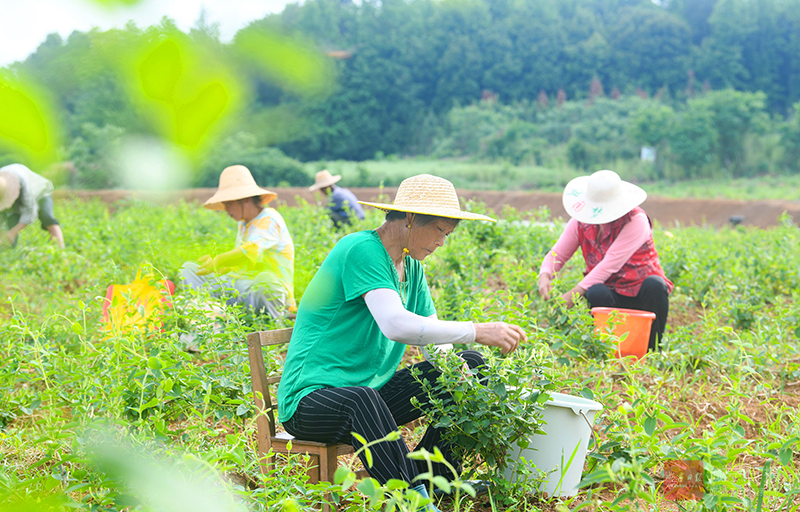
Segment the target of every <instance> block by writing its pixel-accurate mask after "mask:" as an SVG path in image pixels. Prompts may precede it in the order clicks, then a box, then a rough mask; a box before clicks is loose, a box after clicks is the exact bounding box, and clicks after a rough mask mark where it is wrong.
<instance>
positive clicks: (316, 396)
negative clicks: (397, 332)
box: [283, 350, 484, 485]
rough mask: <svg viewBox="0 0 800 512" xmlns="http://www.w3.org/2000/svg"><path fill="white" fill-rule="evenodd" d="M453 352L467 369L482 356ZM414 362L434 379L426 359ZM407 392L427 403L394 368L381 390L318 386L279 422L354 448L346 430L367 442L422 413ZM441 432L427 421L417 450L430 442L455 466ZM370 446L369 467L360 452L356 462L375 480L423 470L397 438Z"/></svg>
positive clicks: (407, 374) (409, 478)
mask: <svg viewBox="0 0 800 512" xmlns="http://www.w3.org/2000/svg"><path fill="white" fill-rule="evenodd" d="M459 355H460V356H461V357H462V358H463V359H464V360H465V361H466V362H467V364H468V365H469V367H470V368H477V367H479V366H482V365H483V364H484V362H483V357H481V355H480V353H478V352H476V351H474V350H467V351H464V352H460V353H459ZM414 367H415V368H417V369H418V370H419V371H420V375H419V378H420V379H428V381H430V382H434V381H435V379H437V378H438V377H439V371H438V370H436V368H434V366H433V365H432V364H431V363H429V362H427V361H425V362H422V363H417V364H415V365H414ZM411 397H417V400H419V402H420V403H421V404H423V405H424V404H426V403H427V402H428V397H427V395H426V393H425V392H424V391H423V390H422V384H420V383H419V382H418V381H417V380H416V379H415V378H414V377H413V376H412V375H411V370H410V368H404V369H402V370H400V371H398V372H396V373H395V374H394V376H393V377H392V378H391V380H389V382H387V383H386V385H384V386H383V387H382V388H381V389H373V388H369V387H366V386H358V387H342V388H323V389H318V390H316V391H314V392H312V393H310V394H308V395H306V396H305V397H303V399H302V400H300V403H299V404H298V406H297V410H296V411H295V413H294V415H293V416H292V417H291V418H289V420H287V421H285V422H284V423H283V427H284V428H285V429H286V431H287V432H289V433H290V434H292V435H293V436H294V437H296V438H298V439H304V440H307V441H318V442H328V443H330V442H333V443H347V444H352V445H353V447H354V448H356V449H358V448H360V447H361V446H362V445H361V443H359V442H358V441H357V440H356V439H355V438H354V437H353V436H352V435H351V432H356V433H358V434H360V435H361V436H363V437H364V438H365V439H366V440H367V442H371V441H375V440H377V439H381V438H383V437H385V436H386V435H387V434H389V433H390V432H394V431H396V430H397V429H398V425H404V424H406V423H408V422H411V421H413V420H416V419H417V418H419V417H420V416H421V415H422V414H421V412H420V411H419V409H417V408H416V407H414V406H413V405H411ZM443 398H444V397H443ZM443 434H444V429H441V428H433V427H431V426H429V427H428V429H427V430H426V431H425V435H424V436H423V437H422V440H421V441H420V442H419V444H418V445H417V449H419V448H425V449H426V450H428V451H430V452H433V447H434V446H437V447H438V448H439V450H441V451H442V454H443V455H444V456H445V458H446V459H447V461H448V462H449V463H450V464H452V465H453V466H454V467H455V468H456V469H457V470H458V471H461V463H460V461H459V460H455V457H454V455H453V451H452V449H451V448H450V446H449V445H448V443H446V442H445V441H444V440H443V439H442V435H443ZM370 450H371V452H372V456H373V457H372V458H373V465H372V467H371V468H370V467H369V466H368V465H367V461H366V458H365V457H364V455H363V452H362V454H361V455H360V458H361V462H362V463H363V464H364V467H365V468H367V471H368V472H369V474H370V476H371V477H373V478H375V479H376V480H378V481H379V482H380V483H381V484H385V483H386V482H387V481H389V479H391V478H396V479H398V480H404V481H406V482H409V483H411V482H413V481H414V477H416V476H417V475H418V474H420V473H424V472H426V471H427V470H428V468H427V463H426V462H425V461H413V460H411V459H408V458H407V457H406V454H408V453H409V450H408V446H406V443H405V441H404V440H403V439H399V440H397V441H384V442H382V443H378V444H376V445H373V446H371V447H370ZM433 471H434V474H436V475H442V476H445V477H446V478H448V479H452V478H453V477H454V475H452V474H450V472H449V470H447V467H446V466H444V465H443V464H434V465H433ZM416 483H418V482H415V483H414V485H416Z"/></svg>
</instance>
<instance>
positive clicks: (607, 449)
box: [0, 202, 800, 512]
mask: <svg viewBox="0 0 800 512" xmlns="http://www.w3.org/2000/svg"><path fill="white" fill-rule="evenodd" d="M470 208H471V209H473V210H476V211H481V210H482V207H481V205H471V206H470ZM57 210H58V211H57V213H58V215H59V217H60V219H61V220H62V221H63V225H64V232H65V237H66V244H67V248H66V249H65V250H63V251H59V250H57V249H54V248H53V247H51V246H49V245H48V241H47V234H46V233H45V232H43V231H41V230H33V229H30V230H25V231H24V232H23V233H22V235H21V239H20V244H19V247H18V248H17V249H14V250H6V251H4V252H0V264H1V265H2V266H3V269H4V278H3V280H2V283H0V288H1V289H0V292H2V296H3V297H4V300H3V302H2V303H0V316H1V319H0V338H1V339H2V343H0V358H2V360H3V363H4V364H3V366H2V369H0V391H2V394H0V397H2V398H0V425H2V428H0V460H2V466H1V467H2V470H0V510H3V511H4V512H5V511H6V510H8V511H10V510H32V511H36V512H40V511H44V510H48V511H49V510H61V508H60V507H61V504H63V503H67V504H68V506H69V507H70V509H72V510H75V509H77V510H87V511H88V510H92V511H110V510H119V509H122V508H124V507H128V506H133V505H136V504H137V503H143V504H144V505H145V506H150V507H152V508H153V509H159V504H160V506H161V509H164V508H163V507H165V506H166V505H163V502H158V501H157V500H156V497H158V496H160V497H161V499H162V500H163V499H165V498H164V496H165V493H166V494H167V495H173V494H174V496H177V497H179V499H185V500H190V498H191V499H195V498H194V497H193V496H194V495H198V496H203V499H206V498H207V497H206V495H205V494H204V493H206V492H210V491H212V490H214V489H218V488H220V487H221V488H223V489H227V491H228V492H229V493H233V495H234V496H235V497H236V499H237V500H238V501H239V505H230V504H227V505H224V506H223V504H220V503H221V502H214V503H216V505H214V506H215V508H214V510H231V511H232V510H241V508H237V506H243V507H246V508H247V509H250V510H281V509H284V510H287V508H283V507H289V508H288V510H292V508H291V507H294V506H297V507H301V508H304V507H308V506H310V504H311V503H313V502H314V501H315V500H316V501H317V502H318V501H319V500H321V499H323V496H324V493H325V492H326V491H328V490H330V488H329V487H327V486H324V485H316V486H315V485H310V484H308V483H307V481H306V480H305V479H304V477H303V472H302V471H299V465H300V464H301V463H302V457H299V456H293V457H291V458H290V459H289V460H288V461H284V462H281V463H279V464H278V466H277V468H276V470H274V471H273V472H272V473H270V474H268V475H266V476H262V475H261V474H260V472H259V467H258V463H257V458H256V455H255V453H256V452H255V441H254V437H253V432H254V429H255V422H254V418H253V417H252V414H253V408H252V405H251V403H252V392H251V389H250V386H249V380H248V373H249V370H248V364H247V357H246V348H245V344H244V342H243V336H244V334H245V333H246V332H248V331H249V330H252V329H257V328H263V327H268V326H273V325H275V324H274V323H271V322H267V321H265V319H263V318H258V317H253V316H252V315H249V314H246V313H245V312H243V311H241V310H239V309H236V308H227V307H224V306H223V305H221V304H220V303H219V301H217V300H213V299H210V298H208V297H207V296H204V295H203V294H201V293H192V292H190V291H188V290H185V289H183V288H180V287H179V289H178V293H177V295H176V296H175V297H174V299H173V304H174V307H173V308H170V309H169V310H168V313H167V314H166V316H165V318H164V325H163V330H161V331H156V332H151V333H127V334H113V333H112V334H110V333H106V332H103V331H102V330H101V329H100V325H101V323H100V318H101V317H100V310H101V300H100V298H99V297H101V296H102V295H103V294H104V292H105V288H106V286H107V285H108V284H111V283H127V282H130V281H132V280H133V279H134V278H135V275H136V272H137V271H138V270H139V269H140V268H143V269H144V270H145V271H148V270H149V271H152V272H153V273H154V274H155V275H163V276H166V277H169V278H171V279H176V276H177V270H178V268H179V266H180V265H181V263H182V262H183V261H185V260H188V259H194V258H197V257H198V256H199V255H201V254H205V253H208V252H218V251H222V250H225V249H227V248H229V247H230V244H231V243H232V241H233V238H234V232H233V224H232V223H231V222H230V220H229V219H227V218H226V217H225V216H224V215H221V214H218V213H213V212H209V211H206V210H203V209H200V208H198V207H197V206H196V205H189V204H180V205H173V206H155V205H151V204H147V203H140V202H130V203H125V204H118V205H116V207H115V209H114V210H113V212H109V211H107V210H106V208H105V207H104V206H103V205H101V204H100V203H99V202H90V203H82V202H59V203H58V204H57ZM282 213H283V214H284V217H285V218H286V220H287V224H288V226H289V228H290V230H291V233H292V235H293V237H294V240H295V244H296V248H297V260H296V261H297V262H296V290H297V294H298V296H302V293H303V290H304V289H305V286H306V285H307V283H308V281H309V280H310V279H311V276H312V275H313V273H314V272H315V271H316V269H317V268H318V266H319V265H320V263H321V261H322V259H323V258H324V257H325V255H326V254H327V252H328V251H329V250H330V248H331V247H332V246H333V244H334V243H335V241H336V240H337V239H338V238H339V237H340V236H341V235H342V233H336V232H333V231H332V230H331V226H330V223H329V220H328V219H327V216H326V215H325V214H324V213H323V212H322V211H321V210H320V209H318V208H316V207H311V206H307V205H306V206H302V207H300V208H294V209H286V208H284V209H282ZM501 217H502V220H501V221H500V222H498V223H496V224H487V223H478V222H472V223H470V222H462V223H461V225H460V226H459V227H458V229H457V230H456V231H455V233H454V234H453V235H452V236H450V237H449V238H448V242H447V244H446V245H445V246H444V247H443V248H441V249H439V250H438V251H437V252H436V253H435V254H434V255H432V256H431V257H429V258H427V259H426V261H425V263H424V265H425V268H426V272H427V275H428V278H429V282H430V284H431V287H432V295H433V297H434V301H435V303H436V306H437V309H438V313H439V316H440V317H441V318H445V319H466V318H472V319H475V320H480V321H486V320H508V321H512V322H515V323H517V324H519V325H521V326H523V328H524V329H525V330H526V332H527V333H528V335H529V342H528V346H526V347H522V348H521V349H520V351H518V352H517V353H515V356H514V357H511V358H501V357H498V358H496V359H497V360H496V361H495V363H496V366H495V367H496V368H498V370H497V375H496V376H495V377H496V378H497V379H500V380H501V381H503V382H506V383H512V382H513V380H512V379H514V378H517V379H518V382H517V384H519V385H521V386H526V385H527V386H531V385H533V384H534V383H538V384H542V385H548V386H550V387H551V388H552V389H557V390H559V391H562V392H569V393H574V394H581V395H583V396H587V397H593V398H594V399H596V400H598V401H599V402H601V403H602V404H603V405H604V410H603V411H602V412H601V413H600V414H599V415H598V417H597V419H596V426H597V438H598V444H597V445H596V446H594V447H593V448H592V454H591V455H590V458H589V461H588V465H587V468H586V471H585V472H584V482H585V485H586V487H585V488H584V489H583V490H582V491H581V493H580V494H579V495H578V496H577V497H576V498H573V499H568V500H566V505H568V506H569V507H570V508H572V507H574V506H577V505H578V504H579V503H588V504H590V506H591V507H594V508H596V509H602V510H642V509H643V508H642V507H650V509H660V508H661V507H660V505H661V504H663V503H664V500H665V499H664V497H663V493H662V491H660V490H659V482H660V481H661V480H660V479H659V478H660V477H659V475H660V472H661V471H662V469H663V466H664V464H665V463H666V462H667V461H670V460H675V459H692V460H700V461H702V463H703V464H704V468H705V471H704V482H705V495H704V497H703V499H702V500H700V501H699V502H696V503H694V504H693V505H694V508H693V510H714V511H722V510H758V509H759V508H761V509H763V510H767V509H770V510H795V509H796V507H797V506H798V496H800V493H799V491H800V475H799V474H798V471H797V453H798V440H800V424H798V421H797V415H796V394H795V390H796V386H797V385H798V380H799V379H800V353H798V352H800V350H799V349H798V339H799V338H798V336H799V335H800V332H798V329H797V325H798V319H800V307H799V306H798V303H797V299H798V297H797V293H798V290H799V289H800V270H798V269H800V261H798V258H800V256H799V255H800V233H798V229H797V227H795V226H793V225H791V224H790V223H788V222H786V221H785V220H784V222H783V223H782V224H781V225H780V226H778V227H776V228H773V229H770V230H756V229H743V228H736V229H723V230H720V231H714V230H711V229H707V228H680V229H674V230H672V231H671V232H668V231H664V230H663V229H660V228H657V229H656V230H655V239H656V244H657V247H658V250H659V252H660V254H661V256H662V263H663V265H664V268H665V271H666V272H667V275H668V276H669V277H671V279H672V280H673V281H674V282H675V284H676V288H675V291H674V292H673V294H672V298H671V310H670V322H669V325H668V328H667V335H666V337H665V340H664V350H663V351H662V352H660V353H658V354H652V355H651V356H649V357H647V358H646V359H645V360H643V361H640V362H638V363H632V362H625V363H624V364H621V362H620V361H617V360H615V359H613V358H609V352H610V347H611V346H612V345H613V343H614V340H613V339H612V338H609V337H608V336H606V335H604V334H598V333H595V332H594V330H593V328H592V320H591V317H590V316H589V315H588V313H587V312H586V310H585V308H582V307H578V308H574V309H572V310H569V311H564V310H563V309H562V308H561V306H559V305H558V304H557V303H545V302H543V301H542V300H541V299H539V298H538V297H537V296H536V295H535V294H534V291H535V290H536V282H537V279H536V278H537V275H536V269H537V267H538V265H539V262H540V260H541V258H542V255H543V254H544V253H545V251H547V250H548V249H549V247H550V246H551V244H552V243H553V242H554V240H555V239H556V237H557V235H558V233H559V227H558V226H552V225H551V224H549V223H547V222H544V221H546V219H547V218H548V213H547V212H539V213H537V214H535V215H533V216H523V215H522V214H520V213H519V212H516V211H514V210H507V211H504V212H503V214H502V216H501ZM379 222H380V215H379V213H378V212H377V211H375V210H370V211H369V212H368V217H367V219H366V220H365V221H363V222H361V223H360V224H359V225H357V226H354V227H353V228H352V229H363V228H367V227H373V226H376V225H377V224H378V223H379ZM577 260H578V261H575V262H571V264H570V265H569V266H568V267H567V268H566V269H565V271H564V273H563V275H562V276H561V278H560V279H559V280H558V281H557V282H556V286H557V289H558V290H561V291H565V290H567V289H569V288H571V287H572V285H573V284H574V280H575V279H578V278H579V276H580V271H581V265H580V262H579V260H580V258H577ZM526 294H528V297H527V298H526V297H525V295H526ZM212 304H216V305H217V306H219V307H220V308H221V311H222V314H221V316H219V317H218V318H216V323H217V326H216V327H215V325H214V323H215V322H214V319H210V318H209V317H208V315H209V311H210V308H209V306H210V305H212ZM189 333H191V334H193V335H194V340H193V342H192V343H193V344H194V345H195V349H196V350H198V351H199V353H191V352H188V351H187V350H186V349H187V341H186V338H185V335H187V334H189ZM495 355H498V354H495ZM531 356H535V361H537V363H536V364H537V366H538V368H539V370H540V371H541V373H539V372H534V374H532V372H531V368H530V367H529V366H530V361H531V359H530V358H531ZM279 360H280V354H276V353H272V352H268V353H267V361H268V363H269V364H268V366H269V367H274V366H275V365H276V364H278V361H279ZM515 364H520V365H523V364H524V365H527V366H526V367H525V368H520V369H519V371H517V372H515V371H514V365H515ZM542 378H546V379H547V380H548V381H549V384H547V383H544V382H541V380H540V379H542ZM454 384H455V385H458V382H455V381H454ZM497 393H499V394H497ZM465 394H466V395H467V396H469V397H470V400H473V401H474V403H471V404H467V405H464V408H463V409H462V412H463V413H465V414H475V415H478V414H487V415H492V416H491V417H493V418H500V417H501V416H502V415H503V414H507V413H508V412H507V411H506V410H504V409H503V408H498V407H497V404H496V403H495V402H496V401H497V399H495V398H494V397H496V396H498V397H499V396H500V395H502V390H494V389H493V390H491V392H487V391H482V390H478V389H470V390H469V393H466V390H465ZM487 417H488V416H487ZM467 420H468V421H467V423H466V424H465V434H468V435H470V436H472V438H473V439H477V440H478V441H477V443H478V449H483V448H485V449H486V450H487V452H486V453H491V450H493V449H494V448H493V447H494V446H495V445H494V444H491V443H488V442H486V441H483V443H485V446H483V445H482V444H481V443H482V441H480V440H481V439H482V437H481V436H482V431H481V429H480V425H481V423H480V422H475V421H474V419H472V418H467ZM470 421H471V422H472V423H470ZM496 422H497V420H496V419H495V423H496ZM476 427H477V429H476ZM502 428H503V426H502V425H493V426H492V430H491V431H492V432H499V431H503V430H502ZM505 428H510V429H513V428H518V426H514V425H509V426H507V427H505ZM419 435H420V431H419V430H417V431H416V432H412V436H419ZM108 436H110V437H111V438H112V440H114V443H112V444H116V445H124V446H128V447H129V448H128V451H127V452H119V449H118V448H115V450H116V451H114V450H111V451H110V452H109V451H108V449H107V448H106V449H104V448H103V446H106V445H107V441H105V444H104V441H103V439H104V438H107V437H108ZM493 441H497V440H496V439H494V440H493ZM140 452H141V453H148V454H149V456H144V455H136V454H138V453H140ZM148 457H150V458H152V457H155V458H156V459H159V460H160V461H161V462H160V463H158V464H166V463H167V462H169V461H171V462H169V463H170V464H172V469H171V470H169V471H172V472H177V475H172V473H170V472H169V471H167V470H164V469H153V467H161V466H157V465H156V466H154V464H156V463H154V462H152V461H148ZM143 468H147V469H143ZM491 469H492V468H491V467H482V468H481V471H486V472H487V474H491ZM148 474H150V475H153V476H151V477H150V479H149V480H148V479H147V478H146V477H145V475H148ZM220 474H221V475H223V476H224V477H225V482H227V483H221V482H217V483H216V484H211V483H206V482H209V480H208V479H209V478H215V475H220ZM145 481H146V482H145ZM192 481H194V482H199V485H198V486H197V488H194V487H192V486H191V484H188V483H187V482H192ZM145 484H146V485H145ZM496 485H498V486H501V487H496V488H495V489H496V492H495V493H494V494H493V500H494V505H495V507H496V508H501V509H504V508H509V507H510V508H509V509H512V510H522V509H524V510H537V509H538V510H548V511H550V510H553V507H555V506H556V505H557V504H558V500H547V499H546V498H544V497H542V496H537V495H535V494H532V493H531V491H532V489H531V487H530V486H525V485H521V486H517V487H508V486H507V483H506V484H504V483H502V481H501V482H497V483H496ZM187 486H188V487H187ZM359 488H361V489H363V490H364V492H363V493H362V492H359V491H353V490H350V489H349V487H348V490H347V491H346V492H343V493H341V494H342V499H343V500H344V502H345V503H346V508H345V509H346V510H353V511H355V510H364V509H369V508H370V507H372V506H375V507H378V508H380V507H381V505H380V499H379V497H378V498H374V499H375V500H377V501H373V498H369V497H374V496H377V494H374V493H373V491H374V490H375V489H374V488H373V487H371V484H366V483H365V484H363V485H361V486H360V487H359ZM501 489H502V490H501ZM154 496H155V497H154ZM364 496H367V497H366V498H365V497H364ZM387 496H388V495H387ZM45 498H47V500H46V501H41V502H40V500H45ZM290 498H291V499H296V500H297V502H294V501H291V500H290V501H287V499H290ZM154 500H156V501H154ZM34 502H40V503H39V504H38V505H35V506H34V505H33V503H34ZM23 503H28V504H29V505H31V508H29V509H24V508H22V507H23V505H22V504H23ZM686 503H687V502H684V504H686ZM687 506H688V505H687ZM452 507H453V505H452V504H450V505H446V506H445V508H446V509H450V508H452ZM514 507H516V508H514ZM762 507H763V508H762ZM462 508H463V506H462Z"/></svg>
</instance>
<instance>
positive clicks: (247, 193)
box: [203, 165, 278, 210]
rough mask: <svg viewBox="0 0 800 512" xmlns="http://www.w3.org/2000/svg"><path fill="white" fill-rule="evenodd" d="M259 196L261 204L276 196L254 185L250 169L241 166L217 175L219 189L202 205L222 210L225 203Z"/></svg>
mask: <svg viewBox="0 0 800 512" xmlns="http://www.w3.org/2000/svg"><path fill="white" fill-rule="evenodd" d="M254 196H260V197H261V204H262V205H263V204H267V203H268V202H270V201H272V200H273V199H275V198H276V197H278V194H276V193H275V192H271V191H269V190H267V189H263V188H261V187H259V186H258V185H256V180H254V179H253V175H252V174H250V169H248V168H247V167H245V166H243V165H232V166H230V167H226V168H225V169H224V170H223V171H222V174H220V175H219V188H217V191H216V192H215V193H214V195H213V196H211V198H210V199H209V200H208V201H206V202H205V204H203V207H205V208H207V209H209V210H224V209H225V206H224V205H223V204H222V203H224V202H225V201H236V200H238V199H246V198H248V197H254Z"/></svg>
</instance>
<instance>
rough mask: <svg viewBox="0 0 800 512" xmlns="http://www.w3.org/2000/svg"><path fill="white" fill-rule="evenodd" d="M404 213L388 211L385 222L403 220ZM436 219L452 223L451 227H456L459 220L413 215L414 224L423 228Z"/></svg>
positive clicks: (421, 214) (419, 214)
mask: <svg viewBox="0 0 800 512" xmlns="http://www.w3.org/2000/svg"><path fill="white" fill-rule="evenodd" d="M405 218H406V212H399V211H397V210H389V211H387V212H386V219H385V220H386V222H393V221H396V220H405ZM436 219H444V220H447V221H450V222H452V223H453V227H455V226H458V223H459V222H461V219H451V218H450V217H439V216H438V215H425V214H423V213H415V214H414V222H415V223H416V225H417V226H425V225H427V224H430V223H431V222H433V221H435V220H436Z"/></svg>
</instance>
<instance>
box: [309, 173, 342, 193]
mask: <svg viewBox="0 0 800 512" xmlns="http://www.w3.org/2000/svg"><path fill="white" fill-rule="evenodd" d="M340 179H342V177H341V175H339V174H337V175H336V176H331V173H329V172H328V171H327V170H322V171H319V172H318V173H317V175H316V176H314V184H313V185H311V186H310V187H308V190H310V191H311V192H314V191H315V190H319V189H321V188H325V187H330V186H331V185H333V184H334V183H336V182H337V181H339V180H340Z"/></svg>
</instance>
